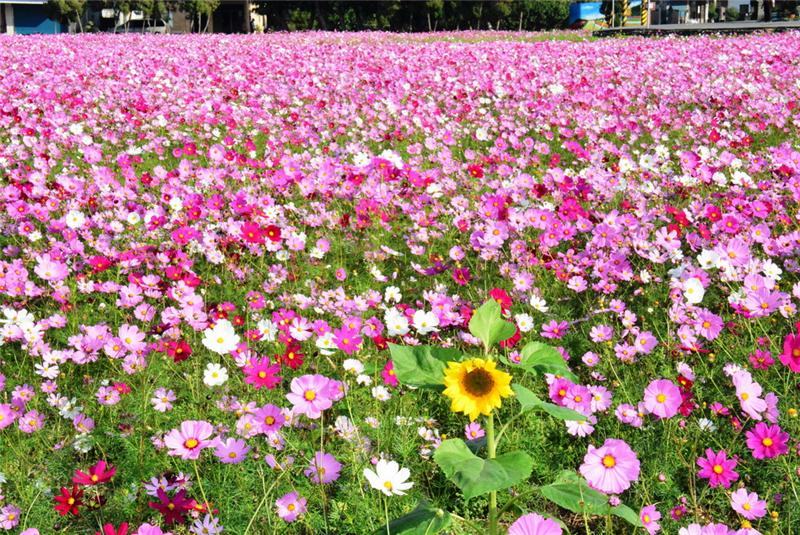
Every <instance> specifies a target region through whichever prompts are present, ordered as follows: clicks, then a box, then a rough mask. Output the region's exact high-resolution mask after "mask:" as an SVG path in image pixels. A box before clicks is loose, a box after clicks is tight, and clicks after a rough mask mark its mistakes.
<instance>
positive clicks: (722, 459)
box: [697, 448, 739, 489]
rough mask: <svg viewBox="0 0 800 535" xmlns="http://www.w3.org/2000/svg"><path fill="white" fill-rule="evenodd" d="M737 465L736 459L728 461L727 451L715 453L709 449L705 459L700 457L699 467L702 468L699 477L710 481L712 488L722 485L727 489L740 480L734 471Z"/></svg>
mask: <svg viewBox="0 0 800 535" xmlns="http://www.w3.org/2000/svg"><path fill="white" fill-rule="evenodd" d="M737 464H738V461H737V460H736V458H732V459H728V455H727V454H726V453H725V450H720V451H719V453H715V452H714V450H712V449H711V448H708V449H707V450H706V456H705V458H703V457H700V458H698V459H697V466H699V467H700V471H699V472H697V477H700V478H703V479H708V484H709V486H711V487H718V486H720V485H722V486H723V487H725V488H726V489H727V488H729V487H730V486H731V483H732V482H734V481H736V480H737V479H739V474H738V473H737V472H735V471H734V468H736V465H737Z"/></svg>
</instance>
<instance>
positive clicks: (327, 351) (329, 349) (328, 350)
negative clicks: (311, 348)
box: [316, 333, 338, 355]
mask: <svg viewBox="0 0 800 535" xmlns="http://www.w3.org/2000/svg"><path fill="white" fill-rule="evenodd" d="M316 346H317V349H319V352H320V353H322V354H323V355H333V354H334V353H335V352H336V350H337V349H338V348H337V347H336V342H334V341H333V333H325V334H323V335H322V336H320V337H319V338H317V341H316Z"/></svg>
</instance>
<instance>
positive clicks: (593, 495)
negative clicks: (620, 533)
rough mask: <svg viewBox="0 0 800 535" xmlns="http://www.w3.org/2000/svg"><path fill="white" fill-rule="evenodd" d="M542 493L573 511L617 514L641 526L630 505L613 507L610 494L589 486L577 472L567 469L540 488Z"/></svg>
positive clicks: (593, 513) (632, 523) (591, 513)
mask: <svg viewBox="0 0 800 535" xmlns="http://www.w3.org/2000/svg"><path fill="white" fill-rule="evenodd" d="M539 490H540V492H541V493H542V495H543V496H544V497H545V498H547V499H548V500H550V501H551V502H553V503H555V504H556V505H559V506H561V507H563V508H564V509H568V510H570V511H572V512H573V513H578V514H584V513H585V514H587V515H597V516H604V515H607V514H609V513H610V514H613V515H616V516H618V517H620V518H622V519H624V520H625V521H627V522H628V523H629V524H631V525H633V526H636V527H641V525H642V523H641V521H640V520H639V516H638V515H637V514H636V513H635V512H634V511H633V510H632V509H631V508H630V507H628V506H626V505H620V506H617V507H611V506H610V505H609V504H608V496H606V495H605V494H603V493H602V492H598V491H596V490H594V489H593V488H591V487H589V485H588V484H587V483H586V481H585V480H584V479H583V478H581V477H579V476H578V475H577V474H576V473H575V472H571V471H569V470H565V471H563V472H561V474H560V475H559V476H558V477H557V478H556V480H555V481H554V482H553V483H551V484H550V485H547V486H544V487H542V488H541V489H539Z"/></svg>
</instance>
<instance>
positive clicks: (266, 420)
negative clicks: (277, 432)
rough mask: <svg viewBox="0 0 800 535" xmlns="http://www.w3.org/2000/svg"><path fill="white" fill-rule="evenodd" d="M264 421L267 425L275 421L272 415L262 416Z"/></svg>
mask: <svg viewBox="0 0 800 535" xmlns="http://www.w3.org/2000/svg"><path fill="white" fill-rule="evenodd" d="M264 423H265V424H267V425H272V424H274V423H275V418H273V417H272V416H267V417H266V418H264Z"/></svg>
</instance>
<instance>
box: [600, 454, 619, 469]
mask: <svg viewBox="0 0 800 535" xmlns="http://www.w3.org/2000/svg"><path fill="white" fill-rule="evenodd" d="M603 466H605V467H606V468H614V467H615V466H617V460H616V459H615V458H614V456H613V455H606V456H605V457H603Z"/></svg>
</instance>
